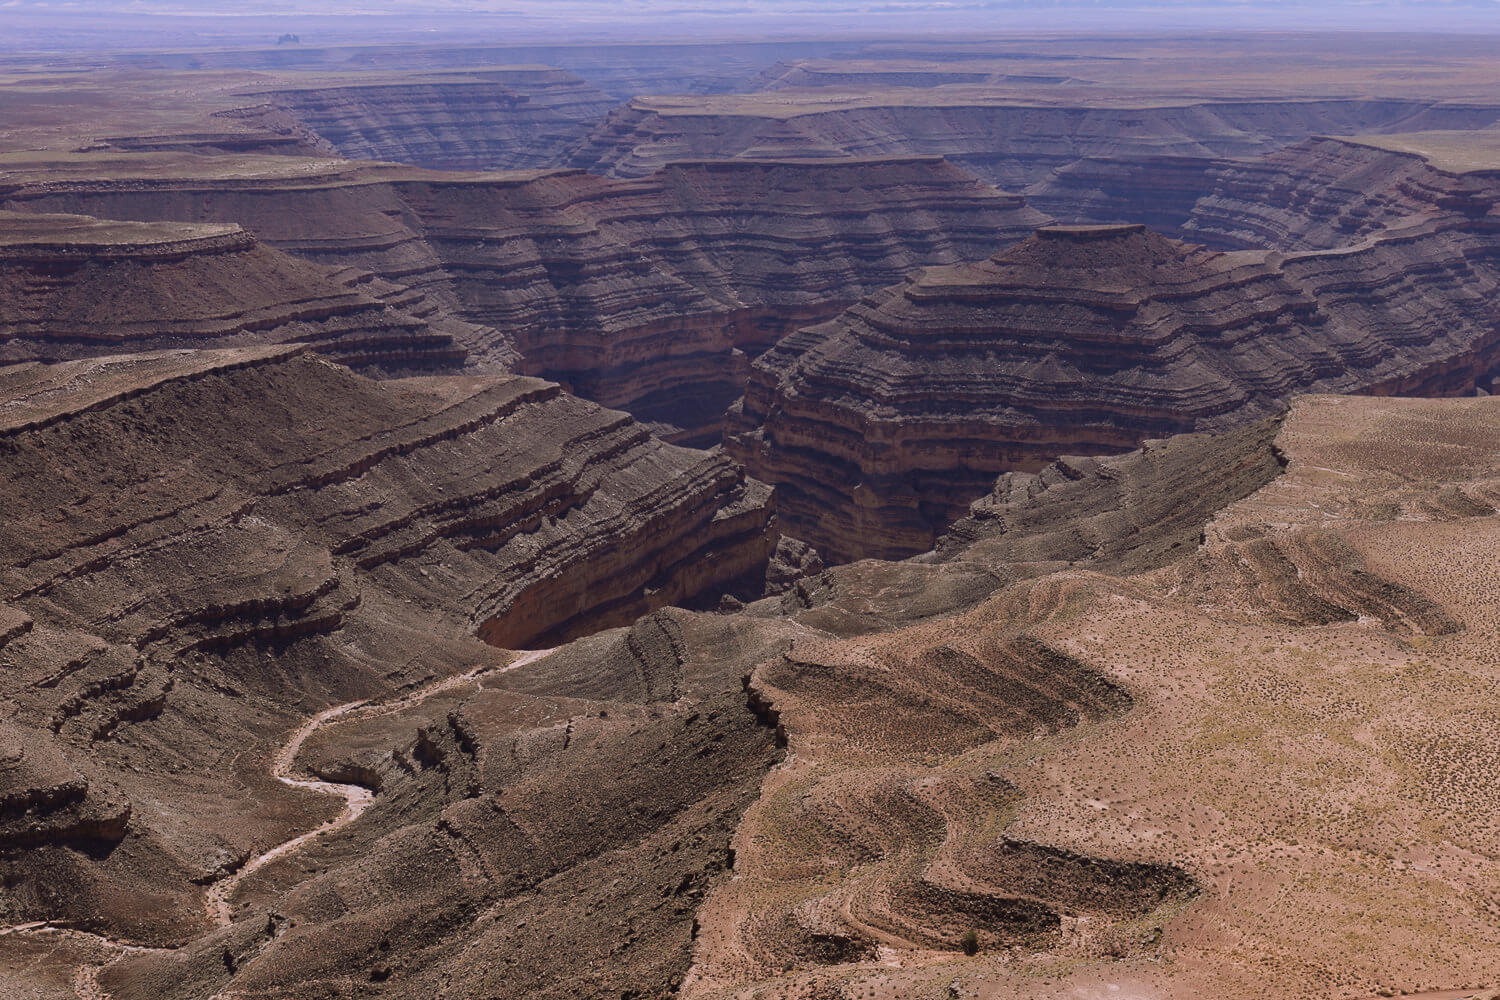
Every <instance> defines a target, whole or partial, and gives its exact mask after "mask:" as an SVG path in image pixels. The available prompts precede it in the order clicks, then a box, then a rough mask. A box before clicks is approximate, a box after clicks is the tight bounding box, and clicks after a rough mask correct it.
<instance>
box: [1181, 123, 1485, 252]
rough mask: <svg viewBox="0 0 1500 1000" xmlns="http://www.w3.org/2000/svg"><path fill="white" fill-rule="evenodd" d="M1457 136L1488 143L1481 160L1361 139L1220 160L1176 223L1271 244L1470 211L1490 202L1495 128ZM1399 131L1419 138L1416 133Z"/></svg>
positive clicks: (1289, 245) (1322, 243) (1316, 244)
mask: <svg viewBox="0 0 1500 1000" xmlns="http://www.w3.org/2000/svg"><path fill="white" fill-rule="evenodd" d="M1431 137H1432V138H1433V139H1434V140H1437V141H1439V142H1441V141H1442V140H1443V139H1447V140H1449V141H1450V142H1453V141H1454V140H1455V139H1457V142H1458V143H1459V144H1460V146H1462V145H1464V144H1469V143H1472V144H1474V145H1475V146H1477V147H1478V148H1479V149H1486V148H1487V149H1489V150H1490V152H1491V155H1490V156H1488V157H1486V158H1485V160H1486V161H1487V162H1488V164H1490V166H1491V169H1490V170H1489V171H1488V172H1487V173H1486V172H1485V171H1473V170H1465V169H1462V167H1461V166H1455V165H1454V164H1452V163H1450V162H1445V160H1444V159H1442V158H1433V157H1431V156H1424V155H1422V154H1421V153H1419V152H1415V151H1410V150H1407V149H1402V148H1399V147H1394V148H1393V147H1390V146H1387V145H1384V144H1383V142H1382V140H1381V139H1380V138H1378V137H1371V138H1369V139H1331V138H1318V139H1311V140H1308V141H1307V142H1304V143H1299V144H1297V145H1296V146H1292V147H1289V148H1287V149H1284V150H1281V151H1279V152H1277V153H1275V154H1272V155H1270V156H1267V157H1265V158H1264V159H1263V160H1259V161H1255V162H1251V163H1235V164H1223V165H1221V166H1219V167H1218V168H1217V169H1216V170H1214V171H1213V172H1212V174H1211V181H1212V183H1211V185H1210V186H1209V188H1208V190H1207V191H1205V192H1204V193H1203V195H1202V196H1201V197H1199V198H1198V199H1197V201H1196V202H1195V203H1194V204H1193V207H1192V211H1191V213H1190V215H1189V217H1188V218H1187V219H1186V220H1185V221H1184V222H1183V224H1182V227H1181V229H1182V232H1183V233H1184V234H1185V236H1184V238H1186V239H1202V240H1204V241H1214V242H1217V243H1219V244H1221V245H1238V246H1247V247H1270V248H1273V249H1279V250H1328V249H1333V248H1336V247H1341V246H1347V245H1349V244H1351V243H1356V242H1358V241H1359V240H1362V239H1366V238H1368V237H1370V236H1373V235H1375V234H1377V233H1380V232H1381V231H1383V230H1385V229H1390V228H1397V227H1401V226H1406V225H1410V223H1411V221H1412V220H1413V219H1415V218H1432V217H1437V216H1449V215H1462V216H1468V217H1472V218H1480V217H1483V216H1485V215H1486V214H1488V213H1489V212H1490V210H1491V209H1492V208H1493V207H1494V206H1495V204H1496V202H1497V201H1500V176H1497V174H1496V172H1495V171H1496V170H1497V169H1500V167H1496V166H1495V165H1496V164H1500V157H1497V156H1496V155H1494V150H1495V145H1496V142H1497V141H1500V135H1496V136H1495V137H1494V138H1492V139H1491V140H1490V141H1489V142H1488V143H1486V142H1485V141H1484V140H1483V138H1482V137H1481V135H1479V134H1476V135H1474V136H1472V137H1467V136H1466V137H1464V138H1458V137H1454V136H1451V135H1445V134H1443V133H1433V134H1432V135H1431ZM1402 138H1405V139H1408V140H1414V144H1416V145H1420V144H1421V142H1422V138H1423V137H1422V136H1410V137H1393V139H1396V140H1397V141H1399V140H1400V139H1402Z"/></svg>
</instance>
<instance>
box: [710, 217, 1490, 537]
mask: <svg viewBox="0 0 1500 1000" xmlns="http://www.w3.org/2000/svg"><path fill="white" fill-rule="evenodd" d="M1497 257H1500V247H1497V244H1496V227H1495V226H1494V225H1493V224H1492V223H1490V222H1488V221H1485V222H1482V223H1476V222H1474V221H1472V220H1467V219H1464V218H1458V219H1449V220H1448V221H1447V222H1435V221H1429V222H1424V223H1420V224H1416V225H1413V227H1412V228H1409V229H1404V230H1398V231H1393V232H1390V233H1386V234H1384V235H1383V236H1381V237H1380V238H1378V239H1374V240H1371V241H1368V242H1366V243H1363V244H1360V245H1359V246H1357V247H1354V248H1350V249H1345V250H1338V251H1325V252H1312V253H1304V254H1294V255H1286V256H1283V255H1280V254H1274V253H1265V252H1252V251H1242V252H1237V253H1215V252H1213V251H1209V250H1206V249H1204V248H1201V247H1194V246H1190V245H1186V244H1182V243H1177V242H1175V241H1172V240H1168V239H1166V238H1164V237H1161V236H1159V235H1157V234H1155V233H1151V232H1149V231H1148V230H1146V229H1145V228H1144V227H1142V226H1118V227H1055V228H1050V229H1044V230H1041V231H1039V232H1038V233H1037V235H1036V236H1035V237H1034V238H1032V239H1030V240H1028V241H1027V242H1025V243H1022V244H1020V245H1018V246H1016V247H1014V248H1012V249H1010V250H1008V251H1003V252H1001V253H1000V254H997V255H996V256H995V257H994V258H992V259H991V260H989V261H987V262H984V263H982V264H975V265H963V266H957V267H949V268H930V269H927V270H925V271H923V272H920V273H918V274H917V275H914V276H913V277H911V278H909V279H908V280H907V282H906V283H905V284H903V285H899V286H895V287H893V288H890V289H887V290H885V291H882V292H879V293H877V294H875V295H873V296H870V297H868V298H867V299H865V300H863V301H862V302H860V303H859V304H858V305H856V306H854V307H852V308H851V309H849V310H848V311H847V312H845V313H844V314H843V315H841V316H840V317H839V318H838V319H837V320H835V321H832V322H829V323H827V324H823V325H821V326H817V327H811V328H808V329H806V330H803V331H800V332H799V333H797V334H794V335H793V336H791V337H788V338H787V339H785V340H784V341H782V343H781V344H779V345H778V346H777V347H776V348H774V349H772V350H771V351H769V352H767V353H766V354H765V355H763V356H762V358H761V359H760V360H758V361H757V362H756V364H755V366H754V368H753V370H752V375H751V380H750V382H749V388H748V390H747V392H746V396H745V399H744V401H743V403H742V404H741V405H740V406H739V407H738V409H737V411H735V412H733V413H732V414H731V419H730V437H729V447H730V450H731V452H732V453H733V454H735V455H737V456H739V457H740V458H741V459H742V460H743V461H745V462H746V463H747V464H748V466H749V467H750V468H751V469H753V470H754V474H756V475H758V476H760V477H761V478H764V479H766V480H768V481H770V482H773V483H776V484H779V485H780V487H781V488H780V491H779V492H780V497H781V501H780V502H781V510H782V512H783V515H784V517H785V518H786V519H787V521H788V523H789V524H790V525H791V526H792V527H791V528H789V531H790V532H791V533H792V534H795V535H798V536H799V537H804V538H806V539H807V540H808V541H810V542H812V543H813V544H815V545H816V546H817V547H818V548H819V549H820V551H823V552H824V553H825V556H826V555H832V556H834V557H836V558H852V557H856V556H862V555H871V554H879V555H886V556H894V555H904V554H910V553H913V552H920V551H923V550H925V549H927V548H929V547H930V546H931V544H932V540H933V537H934V535H933V533H934V531H936V530H941V527H942V526H943V525H944V524H946V523H948V522H950V521H951V520H953V519H954V518H956V517H958V516H960V515H962V514H963V513H964V512H965V510H966V508H967V505H968V503H969V501H970V500H972V499H974V498H975V497H977V496H979V495H980V494H982V493H984V492H986V491H987V490H988V489H989V485H990V483H991V482H992V481H993V477H994V476H995V475H996V474H997V473H999V472H1003V471H1007V470H1012V469H1015V470H1023V471H1028V470H1035V469H1039V468H1040V467H1041V466H1042V465H1044V464H1045V463H1046V462H1047V461H1049V460H1051V459H1052V458H1055V457H1056V456H1058V455H1059V454H1103V453H1108V452H1110V451H1116V450H1123V449H1127V448H1129V447H1131V446H1133V445H1135V444H1137V443H1139V442H1140V441H1141V440H1143V439H1145V438H1150V437H1159V436H1163V435H1165V434H1170V433H1178V432H1183V431H1188V430H1213V429H1223V428H1227V427H1229V426H1232V425H1234V424H1236V423H1239V422H1245V421H1248V420H1251V419H1254V418H1255V417H1257V416H1263V415H1265V414H1267V413H1270V412H1273V411H1275V410H1277V409H1279V408H1280V407H1281V406H1282V405H1283V403H1282V400H1284V399H1285V398H1286V397H1287V396H1288V395H1289V394H1290V393H1292V392H1295V391H1301V390H1307V389H1314V388H1316V389H1337V390H1342V391H1364V392H1380V393H1416V394H1426V395H1444V394H1460V393H1464V392H1471V391H1473V389H1474V388H1475V386H1476V384H1483V385H1487V384H1488V380H1489V377H1490V373H1491V371H1492V369H1493V368H1494V366H1495V364H1496V363H1497V361H1500V357H1497V354H1496V351H1497V343H1500V335H1497V329H1500V327H1497V325H1496V318H1497V317H1496V314H1495V311H1494V306H1493V304H1492V301H1491V296H1492V295H1493V292H1494V289H1495V287H1496V284H1497V281H1500V269H1497Z"/></svg>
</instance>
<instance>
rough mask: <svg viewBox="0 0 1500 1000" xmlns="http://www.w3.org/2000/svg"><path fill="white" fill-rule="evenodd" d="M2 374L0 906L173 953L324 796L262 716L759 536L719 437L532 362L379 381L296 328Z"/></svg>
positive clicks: (733, 560) (706, 586) (532, 635)
mask: <svg viewBox="0 0 1500 1000" xmlns="http://www.w3.org/2000/svg"><path fill="white" fill-rule="evenodd" d="M0 382H3V389H4V392H5V398H6V400H7V404H6V406H5V407H4V411H3V412H4V418H3V423H0V450H3V454H4V459H5V463H6V468H7V474H8V475H7V483H8V485H7V487H6V488H7V490H8V491H9V492H7V494H6V501H5V503H6V508H7V517H6V519H5V523H4V525H3V528H0V534H3V535H4V538H3V549H4V552H5V560H4V565H3V567H0V587H3V604H0V606H3V609H4V613H3V615H0V626H3V628H0V657H3V662H4V663H5V666H6V677H7V680H6V682H5V687H4V694H5V697H6V698H7V700H8V702H9V704H11V705H12V706H13V708H12V711H11V714H10V715H9V716H8V717H7V721H6V726H7V727H8V728H7V733H8V734H9V735H8V737H7V743H6V746H7V747H10V746H12V744H13V745H14V747H15V748H17V755H12V756H15V760H14V761H13V762H12V763H13V764H14V767H13V768H11V769H10V770H9V771H8V772H7V773H9V774H10V777H9V778H8V779H7V783H6V784H7V788H6V790H5V791H4V792H3V794H4V796H5V802H6V805H5V807H4V809H5V812H4V816H3V818H0V839H3V840H4V842H5V843H7V844H10V845H11V846H12V847H13V848H19V849H20V850H19V851H18V852H13V853H10V854H8V855H7V857H6V859H5V861H4V864H5V866H6V870H7V873H8V874H7V878H13V879H14V880H16V882H17V883H24V884H25V885H26V886H27V888H26V890H25V891H24V892H18V893H15V894H7V896H6V899H5V903H4V908H5V913H4V919H5V920H6V922H8V923H13V924H14V923H24V922H27V921H29V920H34V919H44V920H50V921H54V922H61V923H65V924H67V925H69V926H72V927H78V928H85V929H92V930H99V931H101V932H104V933H108V934H110V935H111V936H112V937H117V938H121V939H124V940H128V941H131V942H133V943H141V944H168V943H171V944H176V943H180V942H181V941H182V940H184V939H186V938H187V937H190V936H192V935H194V934H197V933H199V932H201V931H202V929H203V923H204V922H205V915H204V912H203V905H202V901H201V892H202V890H201V888H200V887H201V886H202V885H205V884H211V883H215V882H219V881H220V880H222V879H223V878H224V877H225V876H226V875H228V874H230V873H233V872H234V871H236V870H238V869H241V868H242V867H243V866H244V865H245V864H246V863H247V861H249V859H250V858H251V857H252V856H255V855H257V854H258V853H259V852H260V851H262V850H265V849H268V848H269V847H270V846H274V845H276V844H281V843H283V842H285V841H287V840H289V839H291V838H293V837H295V836H299V835H301V834H303V833H305V831H306V830H308V829H309V828H311V827H316V826H317V825H318V824H319V823H320V822H322V819H323V816H324V814H325V812H326V811H327V810H328V803H327V801H326V799H327V796H326V795H324V794H321V793H320V792H319V791H318V790H316V789H313V788H307V787H301V786H298V787H287V785H286V784H285V783H284V782H282V781H281V780H280V779H281V778H282V777H284V775H280V774H277V775H272V774H269V773H267V770H266V769H265V766H264V764H265V761H266V760H268V759H269V758H270V757H272V756H273V755H274V753H275V748H274V747H273V746H272V745H271V739H272V734H274V733H277V732H285V731H287V730H291V729H295V728H296V727H295V725H294V724H293V723H294V720H298V719H305V718H306V717H307V716H311V715H315V714H316V712H317V711H319V710H321V709H322V708H323V707H324V706H328V705H343V704H347V703H349V702H357V701H361V700H365V699H373V700H376V701H384V700H389V698H391V697H393V696H400V695H401V694H403V693H406V692H407V691H408V690H409V689H411V688H416V687H421V686H422V685H423V684H425V683H427V682H429V681H431V680H433V679H434V678H436V679H437V680H438V681H441V680H442V679H443V678H444V677H446V676H448V675H450V674H463V673H464V671H466V670H469V669H472V667H473V665H474V664H481V665H485V664H493V663H495V661H496V659H497V657H499V656H501V655H502V654H500V653H499V652H498V651H497V650H495V649H494V648H493V647H491V646H489V645H487V644H486V643H485V642H483V641H482V640H481V638H480V635H481V634H482V635H483V636H485V637H487V638H490V639H493V640H495V641H497V642H498V641H504V642H506V643H507V644H508V645H518V644H520V643H522V642H531V641H532V640H534V639H536V638H537V637H539V636H542V635H544V634H548V633H555V634H560V635H567V634H570V633H572V632H574V631H594V630H596V629H597V628H598V627H600V626H608V625H609V624H612V623H615V622H623V621H628V620H630V619H633V618H634V617H635V616H636V615H638V614H640V613H642V612H645V611H649V610H651V609H653V608H655V607H658V606H660V605H661V604H664V603H667V602H669V601H675V600H682V599H685V598H688V597H692V596H694V595H696V594H697V593H699V592H700V591H702V590H710V591H713V593H714V594H715V595H716V594H717V591H716V590H714V588H715V587H717V586H720V585H725V584H727V582H728V581H729V580H731V579H734V578H736V577H739V576H741V575H743V574H746V573H753V572H754V571H756V570H757V569H761V568H763V567H764V565H765V563H766V560H767V557H768V556H769V554H770V552H771V549H772V547H773V546H774V541H775V537H774V529H773V527H772V518H771V510H770V508H769V506H768V499H769V497H768V491H767V490H766V489H765V488H764V487H762V486H760V485H759V484H756V483H754V482H753V481H750V480H747V479H745V478H744V477H743V475H742V474H741V473H740V472H739V470H738V469H737V468H736V467H735V466H734V465H733V463H731V462H730V461H729V460H727V459H726V458H724V457H723V456H722V455H715V454H708V453H703V452H696V451H690V450H688V449H682V448H676V447H673V446H670V445H665V444H663V443H661V442H660V441H658V440H656V439H654V438H652V437H651V436H650V435H649V434H647V433H646V432H645V431H644V430H643V429H642V428H641V427H640V426H639V425H638V424H635V423H634V422H633V421H632V420H630V418H628V417H627V416H625V415H624V414H620V413H617V412H613V411H608V410H604V409H602V408H601V407H599V406H597V405H596V404H593V403H587V402H583V401H580V400H577V399H576V398H574V397H570V396H567V395H565V394H563V393H562V392H561V391H560V390H559V389H558V387H557V386H555V385H553V384H550V383H546V382H543V381H540V380H537V379H529V378H522V377H518V376H499V377H487V378H478V377H476V378H453V377H445V378H439V379H404V380H392V381H386V382H374V381H370V380H367V379H364V378H361V377H359V376H356V375H354V374H352V373H351V372H350V371H349V370H348V369H347V368H344V367H342V366H339V365H336V364H333V363H331V362H329V361H327V360H326V359H323V358H320V357H318V356H316V355H312V354H309V353H307V351H306V349H305V348H302V347H295V346H294V347H269V348H257V349H244V350H224V351H167V352H157V353H153V354H142V355H124V356H111V357H106V358H99V359H90V360H81V361H74V362H67V363H64V364H60V365H50V366H48V365H19V366H12V367H11V368H9V369H7V370H6V371H5V373H4V377H3V379H0ZM62 509H65V510H67V511H69V516H68V517H67V519H66V521H65V523H59V522H57V521H56V520H55V518H56V512H57V511H58V510H62ZM611 560H614V561H611ZM22 750H24V752H21V751H22ZM7 759H9V757H8V758H7ZM187 774H197V775H202V776H203V777H202V779H201V780H199V779H194V778H187V777H185V775H187ZM164 776H171V777H170V778H166V779H165V780H166V787H167V788H168V789H169V790H168V791H167V792H165V793H164V792H162V791H161V790H160V789H161V787H162V785H163V781H164ZM221 780H222V781H225V782H228V785H227V786H225V785H222V784H221V783H220V782H221ZM320 780H323V779H320ZM357 783H358V782H356V784H357ZM226 787H227V788H228V789H230V790H229V791H226ZM325 791H326V789H325ZM328 829H329V830H330V831H331V830H333V829H334V828H333V827H330V828H328ZM294 853H295V852H294ZM48 886H69V887H71V888H69V889H68V890H67V891H66V892H61V891H58V892H54V891H53V890H51V889H48V888H47V887H48ZM142 893H150V894H154V895H153V896H152V897H151V898H155V899H158V900H159V906H158V907H157V908H156V909H155V910H152V911H144V910H141V909H140V908H138V907H133V906H131V905H128V904H127V903H126V902H124V901H127V900H129V899H131V898H136V896H137V895H138V894H142ZM133 894H135V895H133ZM194 897H199V900H198V902H197V903H193V902H192V900H193V898H194Z"/></svg>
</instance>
